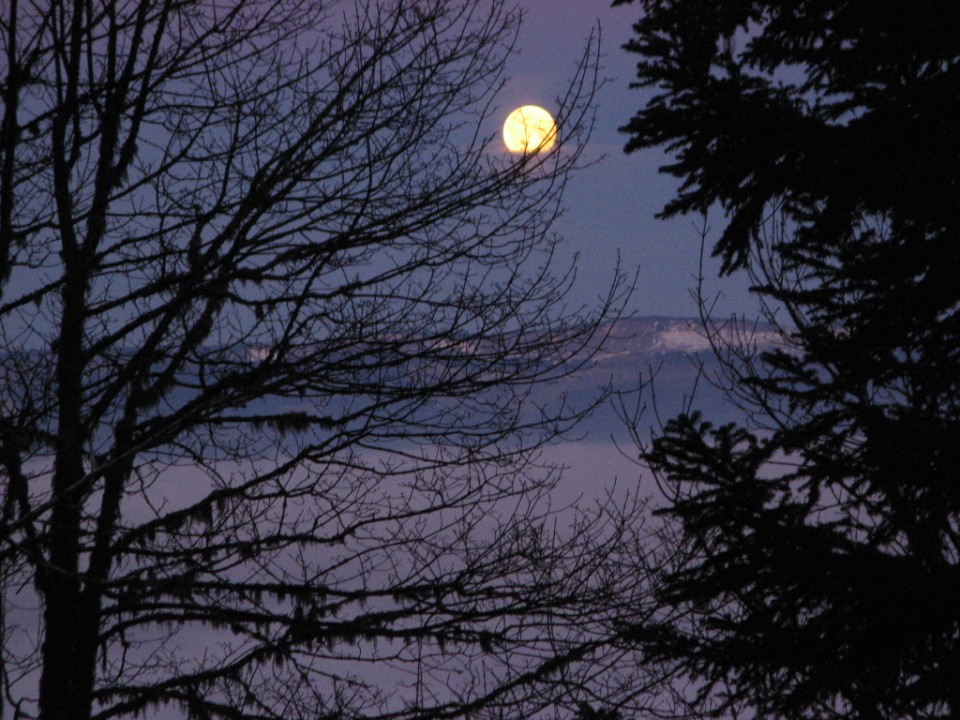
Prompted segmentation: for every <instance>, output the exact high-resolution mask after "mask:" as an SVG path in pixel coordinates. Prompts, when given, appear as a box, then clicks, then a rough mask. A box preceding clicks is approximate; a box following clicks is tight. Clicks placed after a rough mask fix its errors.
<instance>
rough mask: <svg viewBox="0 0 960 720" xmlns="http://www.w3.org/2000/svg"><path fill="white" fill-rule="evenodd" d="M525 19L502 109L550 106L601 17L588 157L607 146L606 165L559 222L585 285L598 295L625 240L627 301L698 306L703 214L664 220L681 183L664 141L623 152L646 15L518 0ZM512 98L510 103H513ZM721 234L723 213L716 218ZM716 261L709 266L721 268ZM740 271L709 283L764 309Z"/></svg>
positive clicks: (727, 296)
mask: <svg viewBox="0 0 960 720" xmlns="http://www.w3.org/2000/svg"><path fill="white" fill-rule="evenodd" d="M518 2H519V4H520V6H521V7H523V8H524V10H525V13H526V15H525V20H524V25H523V29H522V32H521V36H520V39H519V43H518V48H517V53H516V55H515V56H514V58H513V59H512V61H511V80H510V83H509V84H508V86H507V88H506V89H505V91H504V93H503V95H502V107H501V114H502V115H503V118H506V115H507V114H508V113H509V112H510V110H511V109H512V108H513V107H514V106H515V105H522V104H527V103H530V104H537V105H542V106H544V107H546V108H547V109H552V108H553V107H555V106H556V101H555V98H556V97H557V96H558V95H559V94H560V93H561V92H562V91H563V89H564V87H565V85H564V83H565V81H567V80H569V78H570V77H571V76H572V74H573V68H574V65H575V63H576V62H577V60H578V59H579V58H580V56H581V54H582V52H583V49H584V47H585V44H586V40H587V37H588V36H589V35H590V33H591V31H594V30H596V28H597V27H598V25H599V28H600V30H601V51H602V54H603V61H602V62H603V68H602V73H601V74H602V76H603V77H605V78H606V79H607V83H606V85H605V86H604V87H603V88H602V89H601V91H600V93H599V95H598V99H597V108H596V110H597V120H596V126H595V128H594V133H593V137H592V140H591V143H590V147H589V149H588V152H587V156H588V157H589V158H591V159H592V158H595V157H597V156H600V155H604V154H605V155H606V156H607V157H606V159H605V160H603V161H602V162H601V163H600V164H599V165H597V166H594V167H591V168H588V169H586V170H585V171H583V172H581V173H580V175H579V176H578V177H577V178H576V179H575V180H574V182H573V183H572V184H571V187H570V188H569V191H568V195H567V197H566V202H565V205H566V215H565V217H564V218H563V219H562V221H561V225H560V227H559V230H560V232H561V233H562V234H563V235H564V236H565V237H566V238H567V241H568V244H569V246H570V248H571V249H573V250H577V251H579V252H580V262H579V267H580V279H581V282H580V284H581V286H583V287H582V289H581V291H580V292H581V293H582V295H581V296H579V297H578V299H583V300H589V299H590V298H591V297H594V296H596V294H597V293H598V292H599V288H600V287H602V285H603V282H604V279H608V278H609V277H610V276H611V273H612V268H613V265H614V263H615V261H616V254H617V251H618V250H619V252H620V255H621V258H622V260H623V265H624V268H625V269H626V270H628V271H629V272H631V273H632V272H634V271H635V270H637V269H639V278H638V283H637V289H636V291H635V293H634V295H633V299H632V301H631V303H630V308H629V310H630V311H631V312H634V313H636V314H641V315H694V314H695V313H696V306H695V305H694V302H693V300H692V299H691V298H690V295H689V288H690V287H691V286H692V284H693V279H692V278H693V276H694V274H695V273H696V272H697V265H698V258H699V251H700V240H699V234H698V231H697V230H696V229H695V226H698V225H699V222H700V219H699V218H697V217H686V218H676V219H673V220H670V221H658V220H656V219H655V218H654V215H655V214H656V213H657V212H658V211H659V210H660V209H661V208H662V207H663V205H664V203H665V202H666V201H667V200H668V199H669V198H670V197H671V195H672V193H673V191H674V188H675V187H676V184H675V182H674V180H673V179H672V178H669V177H666V176H663V175H660V174H659V173H658V172H657V168H658V167H659V166H660V165H662V164H663V162H664V160H665V159H666V158H665V156H664V155H662V154H661V153H659V152H656V151H648V152H643V153H634V154H633V155H630V156H627V155H625V154H624V153H623V145H624V143H625V142H626V139H627V138H626V136H625V135H623V134H621V133H619V132H618V131H617V128H618V127H619V126H621V125H623V124H624V123H626V122H627V120H628V119H629V118H630V116H631V115H632V114H633V113H634V112H635V111H636V110H637V109H639V107H640V104H641V102H642V98H643V95H642V94H641V92H640V91H638V90H631V89H629V87H628V85H629V83H630V82H631V81H632V79H633V77H634V66H635V64H636V61H635V58H634V56H631V55H628V54H627V53H626V52H624V51H623V50H622V49H621V46H622V45H623V43H624V42H626V41H627V39H628V38H629V37H630V35H631V25H632V24H633V22H634V21H635V20H636V19H637V18H638V17H639V12H640V10H639V8H638V7H637V6H627V7H618V8H612V7H610V1H609V0H518ZM507 105H509V107H507ZM712 224H713V227H714V228H715V231H714V233H713V234H712V235H711V236H710V238H709V239H711V240H712V239H715V236H716V231H717V230H719V228H720V225H721V223H720V217H719V216H718V217H717V218H715V219H714V220H713V223H712ZM716 267H717V266H716V264H715V263H711V264H710V265H709V266H708V275H709V276H711V277H713V278H715V277H716ZM746 286H747V283H746V280H745V278H742V277H734V278H727V279H724V280H723V281H719V282H718V281H714V282H712V286H711V292H712V293H716V292H718V291H719V292H722V294H723V298H722V300H721V302H720V303H719V304H718V306H717V308H718V314H719V315H721V316H725V315H729V314H730V313H732V312H736V313H738V314H740V313H745V314H747V315H750V316H753V315H756V310H757V305H756V302H755V301H754V300H753V299H751V298H750V297H749V296H748V293H747V292H746Z"/></svg>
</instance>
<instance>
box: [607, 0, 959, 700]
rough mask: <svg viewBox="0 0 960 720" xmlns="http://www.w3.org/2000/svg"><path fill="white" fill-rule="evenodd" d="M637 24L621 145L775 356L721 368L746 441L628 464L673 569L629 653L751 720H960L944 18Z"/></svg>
mask: <svg viewBox="0 0 960 720" xmlns="http://www.w3.org/2000/svg"><path fill="white" fill-rule="evenodd" d="M627 3H628V0H621V2H618V3H616V4H627ZM636 4H637V5H638V6H640V8H641V9H642V17H641V19H640V20H639V21H638V22H637V23H636V25H635V26H634V29H635V37H634V38H633V39H632V40H631V41H630V43H629V44H628V45H627V50H629V51H630V52H632V53H635V54H637V55H638V56H639V64H638V81H637V83H636V85H637V86H638V87H640V88H642V89H644V91H645V92H647V93H648V95H647V98H648V99H647V101H646V104H645V106H644V107H643V108H642V109H641V110H640V111H639V112H638V113H637V114H636V115H635V116H634V117H633V118H632V119H631V120H630V122H629V123H628V124H627V125H626V127H625V131H626V132H627V133H628V134H629V136H630V138H629V143H628V145H627V150H628V151H637V150H643V149H646V148H650V147H654V146H663V147H666V148H667V150H668V151H669V152H670V153H672V156H673V161H672V162H671V163H670V164H668V165H667V166H665V167H664V168H662V170H663V171H664V172H666V173H669V174H670V175H672V176H674V177H676V178H677V179H678V180H679V181H680V188H679V190H678V192H677V194H676V196H675V198H674V199H673V200H672V201H671V202H670V203H669V204H668V205H667V206H666V207H665V209H664V211H663V214H664V215H666V216H670V215H674V214H677V213H685V212H702V213H706V212H708V211H709V212H710V213H711V217H712V218H716V216H717V215H718V214H720V215H722V217H723V223H722V224H723V227H722V231H721V232H720V234H719V237H718V238H717V240H716V242H715V244H714V247H713V250H714V252H715V253H716V254H717V255H719V256H720V258H721V259H722V262H723V266H722V267H723V270H722V271H723V272H724V273H737V272H746V273H749V274H750V276H751V278H752V279H753V281H754V287H753V289H754V292H755V293H756V294H757V296H758V298H759V299H760V301H761V302H762V304H763V306H764V307H765V309H766V313H767V315H768V319H769V320H770V321H771V322H773V323H774V324H775V326H776V327H778V328H779V329H780V333H781V337H782V343H781V344H780V346H779V347H777V348H776V349H773V350H768V351H765V352H763V353H760V354H759V355H757V354H756V353H753V352H750V348H749V347H748V345H749V343H747V345H745V346H744V347H739V348H737V347H734V348H730V347H727V348H720V349H721V351H722V352H723V354H724V357H725V359H726V361H727V367H728V368H730V369H731V370H732V371H733V380H734V384H733V386H732V388H731V389H732V391H733V392H734V393H735V394H736V395H737V396H738V397H739V398H740V400H741V401H745V402H746V403H747V406H748V409H750V410H752V411H753V414H752V416H751V417H752V418H753V420H754V422H748V421H744V423H742V426H735V425H728V426H723V427H716V426H713V425H711V424H710V423H709V422H708V418H703V417H701V416H699V415H698V414H696V413H690V414H686V415H681V416H679V417H676V418H674V419H673V420H671V421H670V422H668V423H667V424H666V426H665V429H664V431H663V432H662V434H661V435H660V436H659V437H657V438H656V439H655V440H654V442H653V443H652V444H651V445H650V446H649V447H648V448H646V450H645V454H644V457H645V459H646V461H647V462H649V464H650V466H651V467H652V468H653V470H654V471H655V472H656V473H657V474H658V475H659V476H660V478H661V480H663V481H664V482H666V483H667V484H668V485H669V486H670V488H671V492H672V493H675V494H674V495H673V496H672V500H671V502H670V503H669V506H668V507H667V509H666V510H665V515H666V517H667V518H669V519H670V520H672V521H674V522H675V523H676V524H677V527H678V528H679V531H680V538H681V541H680V542H681V543H682V549H683V553H684V555H683V557H684V558H685V559H684V561H683V562H682V563H681V564H680V566H679V567H678V568H675V569H673V570H671V571H669V572H667V573H665V577H664V580H665V585H664V587H663V589H662V592H661V599H662V600H663V601H664V602H665V604H666V607H667V608H670V609H671V610H672V614H671V617H673V618H675V619H674V620H673V621H671V622H664V623H663V624H662V625H661V626H659V627H650V626H647V627H644V628H641V627H639V626H637V627H635V628H633V630H632V631H631V632H632V637H633V638H634V640H635V641H636V642H637V643H638V644H639V645H641V646H642V647H644V648H645V649H646V650H647V651H648V652H649V653H650V654H651V656H652V657H660V658H663V659H672V660H676V661H678V662H679V663H681V664H682V665H683V667H684V669H685V671H686V672H687V673H689V674H690V675H692V676H694V677H696V678H697V679H698V680H699V681H700V682H701V683H702V685H701V687H702V692H703V694H704V695H706V694H709V693H711V692H712V691H715V694H714V695H713V697H714V698H720V699H721V700H723V701H724V702H725V703H727V704H728V706H730V707H732V706H739V705H741V704H745V705H748V706H750V707H751V708H752V709H753V711H755V712H756V713H758V714H759V715H760V716H763V717H772V716H776V717H789V718H807V717H810V718H812V717H818V718H822V717H857V718H907V717H911V718H917V717H944V718H945V717H956V716H957V714H958V713H960V682H958V678H960V604H958V603H957V602H956V598H957V594H958V590H960V567H958V563H960V483H958V479H960V444H958V442H957V439H958V438H960V282H958V279H957V272H958V270H960V212H958V210H960V35H958V33H957V32H956V29H957V28H958V27H960V5H957V4H956V3H953V2H947V1H941V2H922V3H875V2H867V1H863V0H860V1H857V0H850V1H842V0H792V1H789V2H760V1H749V2H738V1H735V0H719V1H714V0H711V1H710V2H704V1H702V0H642V1H641V2H638V3H636Z"/></svg>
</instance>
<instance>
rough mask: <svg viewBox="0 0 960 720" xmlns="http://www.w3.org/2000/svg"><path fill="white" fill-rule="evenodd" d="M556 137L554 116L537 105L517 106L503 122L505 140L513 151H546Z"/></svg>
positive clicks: (508, 147) (508, 148)
mask: <svg viewBox="0 0 960 720" xmlns="http://www.w3.org/2000/svg"><path fill="white" fill-rule="evenodd" d="M556 139H557V124H556V123H555V122H554V121H553V116H552V115H551V114H550V113H548V112H547V111H546V110H544V109H543V108H542V107H537V106H536V105H524V106H523V107H520V108H517V109H516V110H514V111H513V112H512V113H510V115H508V116H507V121H506V122H505V123H504V124H503V142H504V144H505V145H506V146H507V150H509V151H510V152H512V153H533V152H546V151H547V150H549V149H550V148H552V147H553V144H554V142H556Z"/></svg>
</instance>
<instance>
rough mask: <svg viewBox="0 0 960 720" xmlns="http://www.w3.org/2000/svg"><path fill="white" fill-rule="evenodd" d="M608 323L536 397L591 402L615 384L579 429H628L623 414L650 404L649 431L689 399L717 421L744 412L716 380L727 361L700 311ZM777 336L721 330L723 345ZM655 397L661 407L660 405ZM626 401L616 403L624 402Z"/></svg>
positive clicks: (772, 340) (591, 434)
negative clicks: (573, 368) (576, 362)
mask: <svg viewBox="0 0 960 720" xmlns="http://www.w3.org/2000/svg"><path fill="white" fill-rule="evenodd" d="M604 330H605V331H606V333H607V339H606V341H605V342H604V343H603V345H602V347H601V348H600V349H599V351H597V352H596V354H595V355H594V357H593V360H592V362H591V363H590V364H589V365H588V366H587V367H586V368H584V369H582V370H580V371H578V372H577V373H575V374H573V375H571V376H569V377H567V378H564V379H563V380H561V381H558V382H556V383H554V384H551V385H549V386H546V387H544V388H540V389H539V390H538V392H537V397H538V398H539V399H540V400H541V401H543V402H555V401H556V399H557V398H560V397H563V398H565V399H566V401H567V402H568V403H569V404H571V405H573V406H581V407H582V406H585V405H587V404H589V402H590V400H591V399H592V398H595V397H596V396H597V393H598V391H599V390H600V389H602V388H604V387H607V386H609V387H610V388H611V389H612V390H613V391H614V393H616V395H615V396H614V398H613V402H608V403H605V404H604V405H603V406H601V407H599V408H597V410H596V411H595V412H594V413H593V414H592V415H591V416H590V417H589V418H588V419H587V420H585V421H584V422H583V423H582V424H581V425H580V426H579V427H578V433H577V434H578V435H582V436H584V439H586V440H590V441H605V440H608V439H609V438H610V437H611V435H612V436H614V437H624V436H625V435H626V434H627V429H626V427H625V425H624V422H623V420H622V419H621V418H620V417H619V415H620V414H622V410H623V409H626V410H628V411H631V412H632V411H633V410H635V409H636V408H637V403H638V401H639V403H640V404H641V406H646V410H645V411H644V412H643V414H642V415H641V416H640V420H639V426H640V428H641V429H642V430H643V432H644V434H646V433H647V432H648V431H649V428H650V427H651V426H655V425H656V423H657V418H656V415H659V417H660V418H661V419H662V420H663V421H666V420H667V419H669V418H671V417H673V416H674V415H676V414H677V413H679V412H680V411H681V410H682V409H683V408H684V407H686V406H687V404H688V403H689V404H690V406H691V407H692V408H693V409H696V410H699V411H700V412H702V413H703V415H704V416H705V417H706V418H707V419H710V420H712V421H714V422H719V423H722V422H729V421H732V420H738V419H741V418H742V412H741V411H740V409H739V408H737V407H736V406H735V405H734V404H733V403H732V402H731V401H730V400H729V399H728V398H727V397H726V395H725V394H724V393H723V392H722V391H721V390H720V389H718V387H716V381H717V380H718V379H719V376H720V373H721V370H722V367H721V364H720V362H719V361H718V360H717V357H716V355H715V353H714V351H713V349H712V347H711V344H710V340H709V338H708V337H707V334H706V332H705V331H704V329H703V327H702V326H701V323H700V321H699V320H698V319H694V318H672V317H630V318H621V319H619V320H617V321H615V322H613V323H611V324H610V325H608V326H607V327H606V328H604ZM778 338H779V336H778V335H777V334H776V333H775V332H774V331H773V330H772V329H771V328H769V327H768V326H765V325H760V324H758V325H756V326H753V325H747V326H737V327H734V326H732V325H731V326H727V327H725V328H723V329H722V330H721V331H720V332H719V333H718V334H717V336H716V337H715V340H717V341H719V343H720V345H724V344H731V343H733V344H736V343H738V342H740V341H743V340H746V339H749V341H750V342H751V343H753V345H754V347H756V348H757V349H759V350H764V349H769V348H771V347H773V346H774V345H775V344H776V343H777V340H778ZM654 400H655V402H656V408H657V412H656V413H655V412H654ZM621 402H622V403H623V404H624V406H625V407H622V408H618V407H617V406H618V405H619V404H620V403H621Z"/></svg>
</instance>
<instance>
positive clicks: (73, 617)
mask: <svg viewBox="0 0 960 720" xmlns="http://www.w3.org/2000/svg"><path fill="white" fill-rule="evenodd" d="M517 22H518V16H517V14H516V13H515V12H513V11H510V10H509V9H508V8H507V7H505V5H504V3H503V2H502V1H501V0H482V1H481V0H450V1H440V0H437V1H432V2H428V1H423V2H421V1H416V2H407V1H403V2H401V1H399V0H397V1H393V0H359V1H353V0H351V1H349V2H336V1H335V0H329V1H326V2H325V1H322V0H263V1H260V0H251V1H249V2H231V3H217V2H212V1H209V2H208V1H206V0H94V1H92V2H79V1H74V0H46V1H44V0H37V1H36V2H24V0H9V2H8V3H7V9H6V12H5V18H4V19H3V21H2V23H3V24H2V40H0V43H2V50H3V57H4V61H3V63H4V66H3V67H2V77H3V81H2V82H3V86H2V90H3V96H2V97H3V120H2V129H0V130H2V131H0V135H2V143H0V276H2V282H3V284H2V291H3V295H2V302H0V318H2V320H0V322H2V328H0V333H2V342H3V345H4V349H3V354H2V360H0V403H2V407H0V478H2V483H3V485H2V488H3V506H2V507H3V511H2V517H0V523H2V528H0V539H2V543H3V544H2V562H3V567H2V570H3V580H4V583H5V586H4V588H5V589H4V595H3V598H4V600H3V608H4V613H5V614H4V622H3V629H4V633H5V636H4V649H3V677H2V685H3V691H4V695H5V702H6V705H7V707H8V708H9V707H12V708H13V711H14V714H15V715H16V716H17V717H24V716H32V715H39V716H40V717H42V718H45V719H47V720H54V719H57V718H67V717H70V718H89V717H96V718H109V717H123V716H143V715H146V716H152V715H153V714H155V713H165V714H166V713H169V712H171V711H173V708H179V710H178V711H177V712H181V713H184V714H186V715H188V716H190V717H228V718H274V717H284V718H298V717H313V718H315V717H321V716H330V717H333V716H344V715H349V716H364V717H375V716H379V717H397V718H400V717H411V718H413V717H426V716H430V717H434V718H438V717H454V716H457V715H460V714H463V713H465V712H478V711H480V710H485V711H488V712H497V713H503V712H506V711H507V709H509V710H510V711H511V712H513V713H521V712H524V713H530V712H535V711H536V710H537V709H541V708H544V707H547V706H548V705H549V704H550V703H552V702H554V701H555V700H556V699H557V693H559V692H561V691H562V690H563V688H568V687H570V683H571V682H573V684H574V685H576V682H577V680H576V678H577V677H579V676H578V675H577V673H578V672H580V671H578V670H577V668H578V667H583V668H586V667H587V665H582V666H579V665H578V663H580V662H581V661H588V660H589V662H590V665H589V667H590V668H591V669H590V670H589V672H593V673H599V670H598V668H602V667H604V665H603V662H604V661H603V659H602V658H601V657H600V656H599V655H598V649H599V648H601V647H603V644H604V642H605V637H606V635H605V634H606V633H608V632H609V628H608V627H607V626H606V623H607V622H608V620H609V618H610V617H612V616H613V614H615V609H616V606H617V604H618V603H621V604H624V605H633V606H636V604H637V603H639V602H640V597H639V596H640V595H641V594H642V593H643V592H645V590H644V588H643V587H642V583H641V582H640V581H639V580H638V578H637V577H636V576H635V575H633V576H631V574H630V573H629V572H628V571H627V569H626V564H618V563H617V562H614V560H616V559H617V558H618V557H619V555H618V553H619V552H620V551H619V550H618V548H622V545H618V542H619V540H620V539H623V537H624V533H625V532H626V529H625V528H627V527H628V526H629V518H628V517H626V516H627V515H629V512H628V511H626V510H619V511H617V512H616V513H613V512H612V511H611V513H608V514H603V513H597V514H594V515H591V516H589V517H586V516H581V517H580V519H579V520H576V521H575V522H576V524H575V526H574V527H573V529H572V532H569V533H566V534H558V533H557V532H556V531H555V530H554V529H552V528H553V527H554V524H555V523H556V518H555V516H553V515H551V513H550V512H549V511H548V509H546V506H545V505H544V504H543V503H542V502H541V500H542V499H543V497H544V494H545V493H546V491H547V490H548V488H549V486H550V483H551V482H552V481H553V479H554V477H555V475H554V474H553V473H552V472H550V471H549V470H547V471H544V470H543V469H542V468H539V467H538V466H537V464H536V461H537V456H536V453H535V450H536V448H538V447H539V446H541V445H542V443H544V442H547V441H548V440H550V439H551V438H554V437H556V436H557V434H558V433H562V432H563V431H564V430H565V429H567V428H568V427H569V426H570V425H571V423H572V422H574V421H575V420H576V418H577V416H578V414H579V413H580V412H581V411H582V410H584V408H566V407H563V406H562V405H561V406H558V407H555V408H532V407H530V406H529V404H528V403H524V398H525V396H526V395H527V393H528V391H529V389H530V387H531V384H532V383H536V382H541V381H546V380H548V379H550V378H551V377H557V376H559V375H561V374H563V373H566V372H569V371H570V370H571V369H572V368H574V367H575V366H576V365H577V364H578V363H579V362H582V360H583V359H584V358H585V357H588V356H589V350H590V348H591V347H593V346H594V345H595V342H596V337H595V335H596V327H598V323H597V320H598V318H599V317H601V316H603V315H605V314H608V313H609V310H610V308H611V307H613V306H614V305H615V304H616V299H615V298H616V293H617V292H618V291H617V289H616V286H615V287H614V288H613V289H612V290H611V294H610V295H609V296H608V298H607V300H606V304H605V305H604V307H603V308H601V309H600V310H599V311H598V312H596V313H594V314H593V315H592V316H591V317H592V319H591V317H587V316H585V315H583V314H582V313H581V312H580V311H579V310H577V311H574V312H571V310H570V309H569V308H568V307H567V305H566V301H565V295H566V293H567V290H568V289H569V286H570V282H571V273H570V272H569V271H568V270H567V271H563V272H560V273H557V272H556V271H555V270H554V269H552V268H553V266H554V265H555V263H554V262H553V260H552V258H553V251H554V246H555V243H556V240H555V238H554V237H553V235H552V234H551V232H550V225H551V221H552V220H553V219H554V217H555V215H556V213H557V209H558V206H559V202H560V199H561V193H562V191H563V187H564V182H565V179H566V177H567V175H568V173H569V172H570V171H571V170H572V169H573V168H574V167H575V166H576V165H577V162H578V156H579V149H580V148H581V147H582V144H583V141H584V139H585V134H586V132H587V130H588V127H589V123H588V122H587V118H588V112H589V103H590V99H591V93H592V90H593V88H594V84H595V62H594V60H593V58H594V57H595V55H594V54H593V53H592V52H591V51H588V52H587V53H586V54H585V56H584V60H583V62H582V63H581V64H580V65H579V67H578V68H577V69H576V73H575V76H574V78H573V80H572V83H571V86H570V90H569V94H568V95H567V96H566V97H565V98H561V99H560V100H561V111H560V113H559V121H560V125H561V128H562V129H561V134H560V141H559V142H558V144H557V146H556V148H555V149H553V150H552V151H551V152H549V153H540V154H530V155H524V156H513V157H505V156H503V154H502V153H499V152H490V151H489V148H488V145H489V137H488V136H487V133H489V127H488V120H489V119H490V117H491V114H492V113H493V111H494V106H493V104H492V103H493V101H494V96H495V93H496V91H497V89H498V88H499V87H500V85H501V84H502V82H503V72H504V61H505V58H506V56H507V54H508V52H509V50H510V48H511V44H512V43H513V40H514V36H515V30H516V27H517ZM608 509H609V508H608ZM604 541H609V542H608V544H607V545H606V546H604V545H603V542H604ZM618 568H623V569H622V570H618ZM607 610H609V611H610V612H609V614H605V612H606V611H607ZM608 661H609V659H608ZM583 672H588V670H583Z"/></svg>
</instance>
